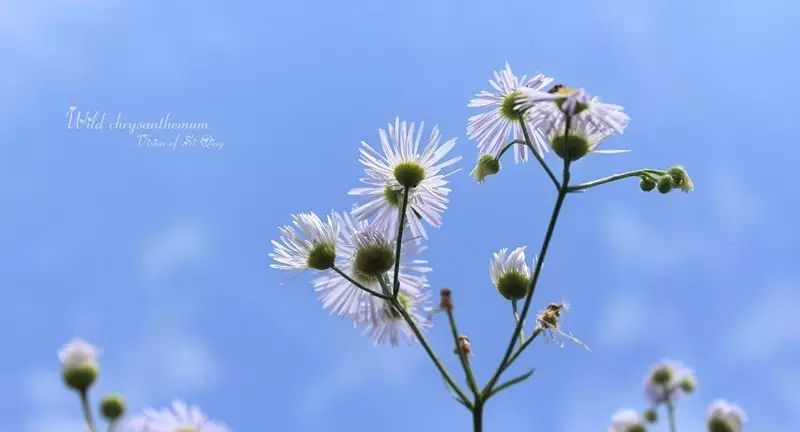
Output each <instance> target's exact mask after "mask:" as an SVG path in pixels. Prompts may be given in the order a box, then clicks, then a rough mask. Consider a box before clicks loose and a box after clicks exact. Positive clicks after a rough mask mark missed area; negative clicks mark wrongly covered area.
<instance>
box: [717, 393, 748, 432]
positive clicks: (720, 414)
mask: <svg viewBox="0 0 800 432" xmlns="http://www.w3.org/2000/svg"><path fill="white" fill-rule="evenodd" d="M746 421H747V415H746V414H745V413H744V411H743V410H742V409H741V408H739V407H738V406H736V405H734V404H732V403H729V402H727V401H724V400H718V401H714V403H712V404H711V406H710V407H708V430H709V432H742V429H743V425H744V423H745V422H746Z"/></svg>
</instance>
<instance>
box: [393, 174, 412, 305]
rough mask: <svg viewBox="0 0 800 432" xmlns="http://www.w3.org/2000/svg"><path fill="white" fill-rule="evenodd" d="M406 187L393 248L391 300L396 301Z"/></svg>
mask: <svg viewBox="0 0 800 432" xmlns="http://www.w3.org/2000/svg"><path fill="white" fill-rule="evenodd" d="M409 190H410V189H409V188H408V187H404V188H403V205H402V206H401V208H400V226H399V227H398V228H397V245H396V246H395V248H394V279H393V282H392V284H393V285H392V298H394V299H397V294H399V293H400V278H399V277H398V276H399V275H400V249H401V247H402V246H403V229H404V228H405V225H406V209H407V208H408V192H409Z"/></svg>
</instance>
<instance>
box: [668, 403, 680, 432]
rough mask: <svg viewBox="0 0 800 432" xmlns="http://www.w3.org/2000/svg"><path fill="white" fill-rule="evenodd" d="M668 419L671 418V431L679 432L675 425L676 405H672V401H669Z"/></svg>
mask: <svg viewBox="0 0 800 432" xmlns="http://www.w3.org/2000/svg"><path fill="white" fill-rule="evenodd" d="M667 417H669V431H670V432H675V431H677V430H678V429H677V427H676V425H675V405H674V404H673V403H672V399H667Z"/></svg>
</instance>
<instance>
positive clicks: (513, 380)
mask: <svg viewBox="0 0 800 432" xmlns="http://www.w3.org/2000/svg"><path fill="white" fill-rule="evenodd" d="M534 371H535V369H531V370H529V371H528V372H525V373H524V374H522V375H520V376H518V377H516V378H511V379H510V380H508V381H506V382H504V383H503V384H500V385H498V386H497V387H495V388H494V389H493V390H492V391H491V392H490V393H489V396H487V398H488V397H492V396H494V395H496V394H497V393H500V392H501V391H503V390H505V389H507V388H509V387H511V386H513V385H514V384H519V383H521V382H522V381H525V380H526V379H528V378H530V376H531V375H533V372H534Z"/></svg>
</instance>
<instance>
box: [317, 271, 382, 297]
mask: <svg viewBox="0 0 800 432" xmlns="http://www.w3.org/2000/svg"><path fill="white" fill-rule="evenodd" d="M331 269H332V270H333V271H335V272H336V273H339V275H341V276H342V277H343V278H345V279H347V281H348V282H350V283H351V284H353V285H355V286H356V287H358V288H359V289H362V290H364V291H366V292H368V293H370V294H372V295H374V296H375V297H380V298H382V299H384V300H387V299H389V296H387V295H384V294H381V293H379V292H377V291H374V290H371V289H369V288H367V287H365V286H364V285H362V284H361V283H359V282H358V281H356V280H355V279H353V278H351V277H350V276H348V275H347V273H345V272H343V271H342V270H341V269H340V268H339V267H336V266H333V267H331Z"/></svg>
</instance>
